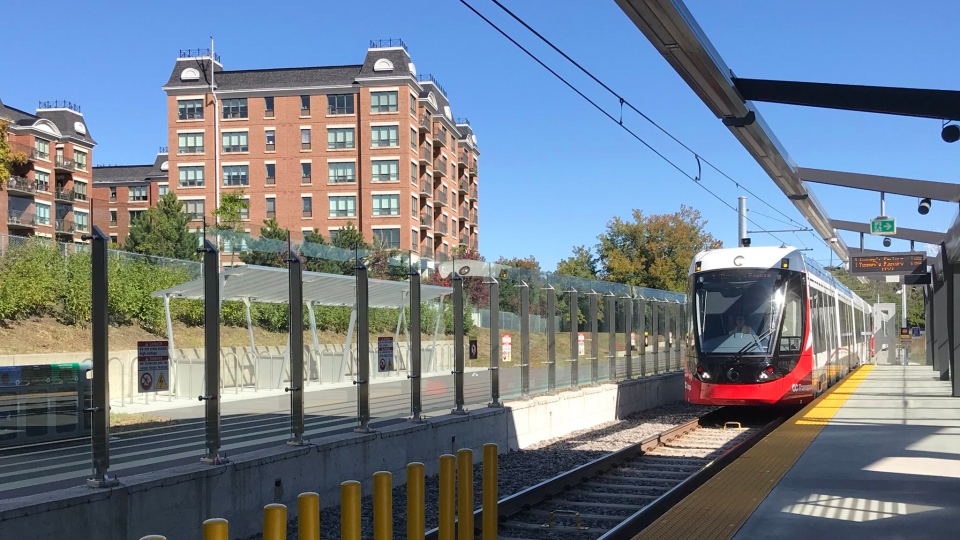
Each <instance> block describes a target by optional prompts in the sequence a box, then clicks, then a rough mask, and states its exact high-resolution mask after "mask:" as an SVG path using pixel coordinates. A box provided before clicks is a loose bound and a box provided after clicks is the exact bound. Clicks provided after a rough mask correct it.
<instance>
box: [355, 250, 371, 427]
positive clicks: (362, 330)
mask: <svg viewBox="0 0 960 540" xmlns="http://www.w3.org/2000/svg"><path fill="white" fill-rule="evenodd" d="M353 271H354V274H355V275H356V276H357V380H355V381H353V384H355V385H357V421H358V422H360V425H359V426H357V427H356V428H354V431H356V432H357V433H369V432H371V431H373V430H372V429H370V299H369V286H370V282H369V280H368V279H367V267H366V266H364V264H363V263H362V262H360V260H359V259H358V260H357V264H356V266H354V267H353Z"/></svg>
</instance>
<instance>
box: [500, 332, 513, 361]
mask: <svg viewBox="0 0 960 540" xmlns="http://www.w3.org/2000/svg"><path fill="white" fill-rule="evenodd" d="M512 343H513V339H512V338H511V337H510V334H504V336H503V338H501V339H500V361H502V362H512V361H513V357H512V354H511V353H512V352H513V351H512V349H513V345H512Z"/></svg>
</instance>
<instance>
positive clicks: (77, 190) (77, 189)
mask: <svg viewBox="0 0 960 540" xmlns="http://www.w3.org/2000/svg"><path fill="white" fill-rule="evenodd" d="M73 198H74V199H76V200H78V201H85V200H87V183H86V182H81V181H79V180H74V181H73Z"/></svg>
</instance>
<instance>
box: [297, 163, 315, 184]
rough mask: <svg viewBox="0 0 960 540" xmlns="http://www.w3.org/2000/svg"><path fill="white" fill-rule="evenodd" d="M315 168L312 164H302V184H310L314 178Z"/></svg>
mask: <svg viewBox="0 0 960 540" xmlns="http://www.w3.org/2000/svg"><path fill="white" fill-rule="evenodd" d="M312 173H313V166H312V165H311V164H310V163H301V164H300V183H301V184H309V183H310V182H311V178H312V176H313V174H312Z"/></svg>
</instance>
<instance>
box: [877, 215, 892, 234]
mask: <svg viewBox="0 0 960 540" xmlns="http://www.w3.org/2000/svg"><path fill="white" fill-rule="evenodd" d="M870 234H879V235H889V234H897V220H896V219H894V218H888V217H886V216H880V217H878V218H874V219H871V220H870Z"/></svg>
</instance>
